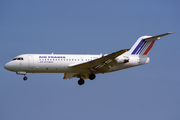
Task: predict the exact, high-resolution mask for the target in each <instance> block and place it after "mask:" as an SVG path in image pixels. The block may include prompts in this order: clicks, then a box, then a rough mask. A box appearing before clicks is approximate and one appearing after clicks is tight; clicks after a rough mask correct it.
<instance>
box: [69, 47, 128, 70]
mask: <svg viewBox="0 0 180 120" xmlns="http://www.w3.org/2000/svg"><path fill="white" fill-rule="evenodd" d="M128 50H129V49H123V50H120V51H117V52H114V53H111V54H109V55H106V56H102V57H101V58H98V59H95V60H92V61H89V62H86V63H81V64H77V65H71V66H69V67H71V68H81V69H92V70H98V69H100V68H102V67H104V66H107V65H108V67H107V68H108V69H109V68H110V67H112V66H114V65H115V64H117V62H116V61H115V60H114V59H115V58H116V57H118V56H120V55H121V54H123V53H125V52H126V51H128ZM106 70H107V69H103V70H101V72H102V73H103V72H105V71H106Z"/></svg>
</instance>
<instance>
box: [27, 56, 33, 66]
mask: <svg viewBox="0 0 180 120" xmlns="http://www.w3.org/2000/svg"><path fill="white" fill-rule="evenodd" d="M28 67H29V68H34V58H33V56H32V55H28Z"/></svg>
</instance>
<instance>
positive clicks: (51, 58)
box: [39, 56, 66, 63]
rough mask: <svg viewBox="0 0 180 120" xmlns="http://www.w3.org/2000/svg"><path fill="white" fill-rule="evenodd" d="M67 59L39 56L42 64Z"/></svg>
mask: <svg viewBox="0 0 180 120" xmlns="http://www.w3.org/2000/svg"><path fill="white" fill-rule="evenodd" d="M60 58H66V57H65V56H39V60H40V63H53V61H54V59H55V60H57V59H60Z"/></svg>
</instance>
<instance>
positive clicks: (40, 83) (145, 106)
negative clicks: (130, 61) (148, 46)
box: [0, 0, 180, 120]
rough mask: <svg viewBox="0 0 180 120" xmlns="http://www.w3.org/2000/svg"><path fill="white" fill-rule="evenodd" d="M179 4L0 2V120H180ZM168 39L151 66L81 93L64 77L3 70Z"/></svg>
mask: <svg viewBox="0 0 180 120" xmlns="http://www.w3.org/2000/svg"><path fill="white" fill-rule="evenodd" d="M179 6H180V1H178V0H136V1H135V0H134V1H129V0H111V1H110V0H59V1H58V0H51V1H50V0H49V1H48V0H29V1H24V0H15V1H0V26H1V27H0V41H1V44H0V51H1V53H0V56H1V60H0V61H1V62H0V66H1V67H0V75H1V79H0V120H58V119H59V120H179V119H180V94H179V92H180V70H179V68H180V63H179V61H180V55H179V50H180V47H179V45H180V37H179V31H180V7H179ZM166 32H175V33H174V34H172V35H169V36H165V37H162V38H161V40H158V41H157V42H156V43H155V45H154V46H153V48H152V50H151V51H150V54H149V57H150V59H151V61H150V63H149V64H146V65H143V66H138V67H134V68H129V69H126V70H121V71H117V72H113V73H108V74H98V75H97V78H96V79H95V80H93V81H90V80H86V83H85V84H84V85H83V86H79V85H78V84H77V81H78V78H73V79H70V80H69V81H68V80H63V75H64V74H62V73H61V74H27V76H28V80H27V81H26V82H25V81H23V76H21V75H16V74H15V73H13V72H9V71H7V70H5V69H4V64H5V63H6V62H8V61H10V60H12V59H13V58H14V57H15V56H17V55H20V54H26V53H27V54H28V53H35V54H36V53H38V54H40V53H42V54H44V53H46V54H50V53H52V52H54V53H57V54H61V53H62V54H64V53H65V54H100V53H103V54H106V53H107V54H110V53H112V52H115V51H118V50H121V49H127V48H130V47H131V46H132V45H133V44H134V43H135V41H136V40H137V39H138V38H139V37H140V36H143V35H152V36H153V35H158V34H163V33H166Z"/></svg>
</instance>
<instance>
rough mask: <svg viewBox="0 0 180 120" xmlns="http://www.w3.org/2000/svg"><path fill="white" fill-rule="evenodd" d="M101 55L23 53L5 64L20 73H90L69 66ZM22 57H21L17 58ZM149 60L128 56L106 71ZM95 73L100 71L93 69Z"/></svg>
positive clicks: (9, 68) (7, 67) (87, 70)
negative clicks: (122, 61)
mask: <svg viewBox="0 0 180 120" xmlns="http://www.w3.org/2000/svg"><path fill="white" fill-rule="evenodd" d="M100 57H102V55H71V54H23V55H19V56H17V57H15V58H16V59H15V60H12V61H10V62H8V63H6V64H5V68H6V69H7V70H10V71H13V72H17V73H21V72H26V73H90V71H89V69H77V68H71V67H69V66H72V65H76V64H81V63H85V62H88V61H91V60H94V59H97V58H100ZM18 58H22V59H18ZM148 62H149V58H148V59H147V58H146V59H145V60H144V61H142V62H141V61H140V59H139V57H131V58H129V62H128V63H119V64H116V65H115V66H113V67H112V68H110V69H109V70H108V71H107V72H112V71H116V70H120V69H125V68H129V67H133V66H137V65H141V64H145V63H148ZM94 72H95V73H96V74H97V73H101V71H94Z"/></svg>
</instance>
